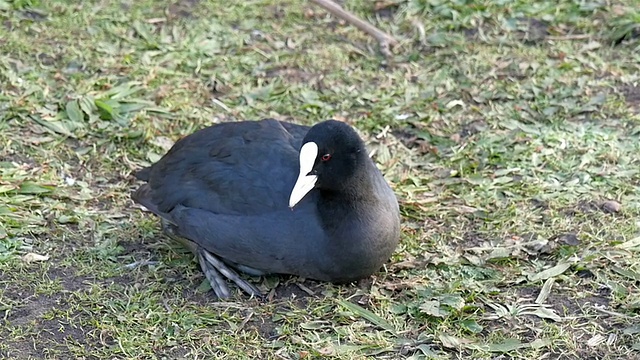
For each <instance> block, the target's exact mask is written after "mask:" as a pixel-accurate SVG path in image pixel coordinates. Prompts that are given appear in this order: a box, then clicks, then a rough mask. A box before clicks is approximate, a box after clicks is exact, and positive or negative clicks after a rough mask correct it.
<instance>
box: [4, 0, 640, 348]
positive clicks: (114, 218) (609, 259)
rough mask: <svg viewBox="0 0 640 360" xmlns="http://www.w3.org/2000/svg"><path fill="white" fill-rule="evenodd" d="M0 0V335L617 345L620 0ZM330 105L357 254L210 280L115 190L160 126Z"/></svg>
mask: <svg viewBox="0 0 640 360" xmlns="http://www.w3.org/2000/svg"><path fill="white" fill-rule="evenodd" d="M72 3H73V2H68V1H38V0H13V1H11V0H9V1H7V0H0V49H2V51H1V52H0V144H2V146H1V147H0V321H2V326H0V338H1V339H2V341H1V342H0V357H4V358H7V359H29V358H52V359H70V358H79V359H116V358H129V359H133V358H136V359H174V358H189V359H202V358H208V359H214V358H229V359H317V358H335V359H365V358H376V359H405V358H406V359H638V358H640V355H639V354H640V340H639V336H638V334H639V333H640V318H639V314H638V312H639V309H640V289H639V287H640V260H639V259H640V258H639V257H638V253H639V252H640V223H639V219H640V218H639V217H638V215H639V214H640V208H639V205H638V204H639V202H638V201H639V200H640V199H639V195H640V193H639V191H638V190H639V189H640V173H639V171H640V156H639V154H640V141H639V140H640V139H639V136H640V65H639V64H640V40H639V36H640V12H639V10H638V9H640V2H638V1H637V0H628V1H624V2H623V1H617V0H613V1H608V2H604V1H595V0H594V1H588V0H586V1H580V2H575V1H568V0H561V1H559V2H551V1H549V0H541V1H536V2H531V1H524V0H507V1H492V0H484V1H465V0H452V1H440V0H407V1H403V0H391V1H386V0H383V1H376V2H374V1H364V0H353V1H352V0H347V1H344V3H343V6H345V7H346V8H348V9H349V10H351V11H353V12H354V13H356V14H358V15H359V16H361V17H363V18H366V19H368V20H369V21H371V22H372V23H374V24H375V25H376V26H378V27H380V28H381V29H383V30H385V31H387V32H389V33H391V34H393V35H394V36H395V37H397V38H398V39H399V40H400V45H399V46H398V47H397V48H395V49H394V51H393V53H392V54H391V55H390V56H388V55H384V52H381V51H380V49H379V47H378V45H377V43H376V42H375V41H374V40H373V39H372V38H370V37H368V36H367V35H366V34H363V33H362V32H360V31H359V30H357V29H356V28H354V27H352V26H349V25H348V24H345V23H344V22H342V21H339V20H336V18H334V17H332V16H330V15H328V14H327V13H326V12H325V11H323V10H322V9H321V8H319V7H317V6H315V5H313V4H311V3H307V2H304V1H293V0H284V1H272V0H262V1H251V0H248V1H237V2H234V1H226V2H220V1H212V0H209V1H198V0H186V1H150V0H142V1H130V0H119V1H104V0H102V1H86V2H78V3H77V4H72ZM264 117H274V118H278V119H281V120H289V121H295V122H297V123H302V124H313V123H314V122H317V121H320V120H323V119H327V118H336V119H339V120H343V121H347V122H349V123H350V124H352V125H354V126H355V127H356V128H357V129H358V130H359V131H360V133H361V134H362V136H363V137H364V138H365V139H367V143H368V146H369V148H370V150H371V151H372V153H373V157H374V159H375V160H376V163H377V164H378V166H379V167H380V169H381V170H383V172H384V173H385V176H386V178H387V179H388V180H389V182H390V183H391V184H392V185H393V187H394V190H395V191H396V193H397V195H398V199H399V202H400V206H401V211H402V216H403V227H402V239H401V244H400V246H399V247H398V248H397V250H396V252H395V254H394V255H393V257H392V259H390V261H389V262H388V263H387V264H386V266H385V267H384V268H383V269H381V270H380V272H378V273H377V274H375V275H374V276H372V277H371V278H369V279H364V280H362V281H361V282H359V283H356V284H348V285H341V286H338V285H331V284H325V283H319V282H314V281H309V280H304V279H297V278H291V277H286V276H270V277H266V278H257V279H255V280H254V282H255V283H256V285H258V286H260V287H261V288H262V289H263V290H265V291H266V292H267V293H269V296H268V297H267V298H266V299H265V300H256V299H250V298H248V297H247V296H246V295H244V294H241V293H239V292H236V293H235V295H234V297H233V298H231V299H230V300H227V301H219V300H217V299H215V297H214V296H213V294H212V293H211V291H208V289H207V288H206V286H204V285H203V280H204V278H203V275H202V273H201V271H200V270H199V267H198V266H197V264H196V263H195V262H194V260H193V256H192V255H191V254H190V253H189V252H188V251H186V250H185V249H183V248H182V247H180V246H179V245H177V244H175V243H173V242H172V241H171V240H170V239H168V238H166V237H165V236H163V235H162V234H161V232H160V228H159V224H158V220H157V219H156V218H154V217H153V216H151V215H150V214H149V213H146V212H143V211H141V210H140V208H139V207H137V206H136V205H135V204H134V203H133V202H132V201H131V199H130V193H131V191H132V190H133V189H135V187H136V185H137V184H138V183H137V181H136V180H135V179H134V178H133V176H132V172H133V171H135V170H136V169H139V168H141V167H142V166H145V165H148V164H150V163H152V162H153V161H155V160H157V159H158V158H159V156H161V155H162V154H163V153H164V152H166V150H167V149H168V147H169V146H170V145H171V144H172V143H173V142H175V141H176V140H177V139H179V138H180V137H182V136H185V135H187V134H189V133H191V132H193V131H195V130H197V129H199V128H202V127H204V126H207V125H211V124H214V123H217V122H222V121H231V120H239V119H259V118H264Z"/></svg>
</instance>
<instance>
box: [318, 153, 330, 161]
mask: <svg viewBox="0 0 640 360" xmlns="http://www.w3.org/2000/svg"><path fill="white" fill-rule="evenodd" d="M320 160H322V161H329V160H331V154H324V155H322V157H321V158H320Z"/></svg>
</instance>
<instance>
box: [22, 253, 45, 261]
mask: <svg viewBox="0 0 640 360" xmlns="http://www.w3.org/2000/svg"><path fill="white" fill-rule="evenodd" d="M47 260H49V256H47V255H40V254H36V253H28V254H26V255H24V256H23V257H22V261H24V262H27V263H30V262H36V261H47Z"/></svg>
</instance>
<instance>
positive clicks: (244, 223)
mask: <svg viewBox="0 0 640 360" xmlns="http://www.w3.org/2000/svg"><path fill="white" fill-rule="evenodd" d="M136 177H137V178H138V179H140V180H143V181H146V184H144V185H142V186H140V188H138V189H137V191H135V192H134V193H133V195H132V197H133V199H134V200H135V201H136V202H137V203H139V204H141V205H143V206H144V207H146V208H147V209H149V210H150V211H151V212H153V213H154V214H156V215H158V216H159V217H160V218H161V219H162V224H163V230H164V231H165V233H167V234H168V235H170V236H172V237H175V238H178V239H181V240H182V241H183V243H186V244H187V246H189V247H190V248H191V250H192V251H193V252H194V253H195V254H196V256H197V257H198V260H199V262H200V265H201V267H202V270H203V271H204V273H205V276H206V277H207V279H208V281H209V282H210V283H211V286H212V288H213V290H214V292H215V293H216V295H217V296H218V297H220V298H226V297H228V296H230V291H229V288H228V286H227V283H226V280H225V277H226V278H227V279H229V280H232V281H233V282H235V283H236V284H237V285H238V286H239V287H240V288H242V289H243V290H244V291H246V292H247V293H249V294H251V295H256V296H259V295H260V291H259V290H258V289H257V288H256V287H254V286H253V285H251V284H250V283H249V282H247V281H245V280H243V279H242V278H240V277H239V276H238V274H237V273H236V271H234V269H235V270H237V271H241V272H244V273H247V274H250V275H254V276H260V275H264V274H290V275H297V276H301V277H304V278H309V279H315V280H320V281H329V282H334V283H345V282H350V281H354V280H358V279H361V278H364V277H367V276H369V275H371V274H373V273H374V272H376V271H378V270H379V268H380V267H381V266H382V264H383V263H384V262H386V261H387V260H388V259H389V257H390V256H391V254H392V253H393V251H394V250H395V248H396V246H397V244H398V240H399V236H400V216H399V209H398V202H397V199H396V197H395V195H394V193H393V191H392V190H391V188H390V187H389V185H388V184H387V183H386V181H385V180H384V178H383V177H382V174H381V173H380V171H379V170H378V169H377V168H376V166H375V164H374V163H373V161H372V160H371V159H370V158H369V156H368V154H367V151H366V149H365V145H364V142H363V141H362V139H360V137H359V136H358V134H357V133H356V132H355V130H354V129H353V128H351V127H350V126H349V125H347V124H345V123H343V122H340V121H336V120H328V121H324V122H321V123H318V124H316V125H314V126H313V127H308V126H302V125H296V124H292V123H287V122H282V121H278V120H274V119H265V120H260V121H241V122H229V123H221V124H216V125H213V126H211V127H207V128H204V129H201V130H199V131H197V132H195V133H193V134H191V135H189V136H187V137H184V138H182V139H181V140H179V141H178V142H176V143H175V145H174V146H173V147H172V148H171V149H170V150H169V151H168V152H167V154H166V155H164V156H163V157H162V158H161V159H160V160H159V161H158V162H157V163H155V164H153V165H152V166H150V167H148V168H144V169H142V170H140V171H139V172H137V173H136Z"/></svg>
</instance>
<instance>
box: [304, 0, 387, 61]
mask: <svg viewBox="0 0 640 360" xmlns="http://www.w3.org/2000/svg"><path fill="white" fill-rule="evenodd" d="M311 2H312V3H315V4H316V5H318V6H320V7H322V8H324V9H325V10H327V11H328V12H330V13H331V14H333V15H335V16H337V17H339V18H341V19H343V20H345V21H346V22H348V23H350V24H351V25H353V26H355V27H357V28H358V29H360V30H362V31H364V32H365V33H367V34H369V35H371V36H373V37H374V38H375V39H376V40H377V41H378V43H379V44H380V51H382V53H384V54H385V55H386V56H388V55H390V50H389V48H390V47H391V46H395V45H397V44H398V40H396V39H395V38H394V37H393V36H391V35H389V34H387V33H385V32H384V31H382V30H380V29H378V28H377V27H375V26H373V25H371V24H370V23H368V22H366V21H364V20H362V19H360V18H359V17H357V16H356V15H354V14H353V13H351V12H349V11H347V10H345V9H343V8H342V7H340V5H338V4H336V3H334V2H333V1H331V0H311Z"/></svg>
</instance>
